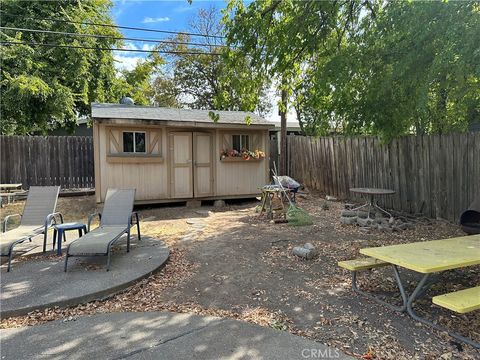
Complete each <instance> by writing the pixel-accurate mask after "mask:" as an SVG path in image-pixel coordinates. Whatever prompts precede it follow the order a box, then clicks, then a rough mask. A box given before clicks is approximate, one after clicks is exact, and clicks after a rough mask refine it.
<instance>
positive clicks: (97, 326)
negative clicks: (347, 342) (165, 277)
mask: <svg viewBox="0 0 480 360" xmlns="http://www.w3.org/2000/svg"><path fill="white" fill-rule="evenodd" d="M0 336H1V337H2V359H5V360H8V359H16V360H20V359H34V358H36V359H38V358H49V359H71V360H74V359H99V358H101V359H127V358H128V359H275V360H283V359H285V360H294V359H307V358H313V359H343V360H348V359H352V358H351V357H348V356H346V355H344V354H342V353H341V352H340V351H339V350H337V349H334V348H329V347H327V346H325V345H323V344H321V343H317V342H314V341H311V340H307V339H304V338H301V337H298V336H294V335H291V334H289V333H288V332H284V331H277V330H273V329H270V328H265V327H260V326H257V325H252V324H249V323H246V322H243V321H238V320H231V319H222V318H216V317H209V316H208V317H202V316H197V315H191V314H176V313H171V312H150V313H148V312H147V313H112V314H99V315H93V316H83V317H80V318H78V319H75V320H72V321H54V322H52V323H48V324H44V325H39V326H33V327H26V328H16V329H7V330H1V331H0ZM26 339H28V341H25V340H26Z"/></svg>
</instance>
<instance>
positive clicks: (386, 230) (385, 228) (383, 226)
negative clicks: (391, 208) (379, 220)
mask: <svg viewBox="0 0 480 360" xmlns="http://www.w3.org/2000/svg"><path fill="white" fill-rule="evenodd" d="M378 230H380V231H383V232H386V233H391V232H392V231H393V230H392V228H391V227H390V226H388V225H380V226H379V227H378Z"/></svg>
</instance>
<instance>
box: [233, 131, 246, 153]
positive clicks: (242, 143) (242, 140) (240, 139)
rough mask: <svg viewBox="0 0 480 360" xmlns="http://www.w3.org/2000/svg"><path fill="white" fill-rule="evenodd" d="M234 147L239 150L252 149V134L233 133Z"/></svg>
mask: <svg viewBox="0 0 480 360" xmlns="http://www.w3.org/2000/svg"><path fill="white" fill-rule="evenodd" d="M232 145H233V149H234V150H237V151H238V152H240V151H242V150H243V149H246V150H250V136H249V135H232Z"/></svg>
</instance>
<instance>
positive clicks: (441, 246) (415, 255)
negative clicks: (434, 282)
mask: <svg viewBox="0 0 480 360" xmlns="http://www.w3.org/2000/svg"><path fill="white" fill-rule="evenodd" d="M360 254H364V255H367V256H370V257H373V258H375V259H379V260H383V261H386V262H388V263H390V264H395V265H398V266H400V267H403V268H406V269H410V270H413V271H416V272H419V273H422V274H428V273H434V272H439V271H445V270H451V269H458V268H462V267H466V266H472V265H478V264H480V235H470V236H462V237H457V238H452V239H442V240H432V241H421V242H415V243H408V244H400V245H391V246H382V247H374V248H366V249H360Z"/></svg>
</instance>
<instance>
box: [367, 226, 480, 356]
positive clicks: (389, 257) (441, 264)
mask: <svg viewBox="0 0 480 360" xmlns="http://www.w3.org/2000/svg"><path fill="white" fill-rule="evenodd" d="M360 253H361V254H364V255H367V256H370V257H373V258H375V259H379V260H383V261H386V262H388V263H390V264H392V265H393V267H394V271H395V275H396V276H395V278H396V281H397V285H398V287H399V289H400V293H401V295H402V298H403V299H404V306H402V307H400V308H399V310H400V311H402V312H403V311H405V310H406V311H407V313H408V314H409V315H410V316H411V317H412V318H413V319H415V320H417V321H419V322H421V323H424V324H427V325H429V326H431V327H433V328H435V329H437V330H440V331H446V332H448V334H449V335H450V336H452V337H454V338H456V339H458V340H460V341H463V342H465V343H467V344H470V345H472V346H474V347H476V348H480V344H479V343H476V342H474V341H473V340H471V339H468V338H465V337H463V336H461V335H459V334H456V333H453V332H450V331H448V330H447V329H445V328H443V327H442V326H440V325H437V324H435V323H433V322H431V321H430V320H427V319H425V318H422V317H420V316H418V315H417V314H416V313H415V311H414V310H413V304H414V302H415V300H417V299H418V298H420V297H421V296H422V295H424V294H425V293H426V292H427V290H428V289H429V288H430V287H431V286H432V285H433V284H434V283H435V282H436V280H438V276H434V274H436V275H438V273H440V272H442V271H446V270H452V269H459V268H464V267H467V266H474V265H479V264H480V235H471V236H462V237H457V238H452V239H442V240H433V241H422V242H415V243H409V244H400V245H391V246H382V247H375V248H366V249H360ZM397 266H400V267H403V268H405V269H409V270H413V271H415V272H417V273H421V274H423V277H422V279H421V280H420V282H419V283H418V284H417V286H416V288H415V290H414V291H413V292H412V294H411V295H410V296H409V297H408V298H406V297H405V292H404V290H403V289H404V285H403V283H402V280H401V278H400V276H397V275H398V268H397ZM378 302H380V303H384V302H383V301H382V300H379V299H378Z"/></svg>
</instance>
